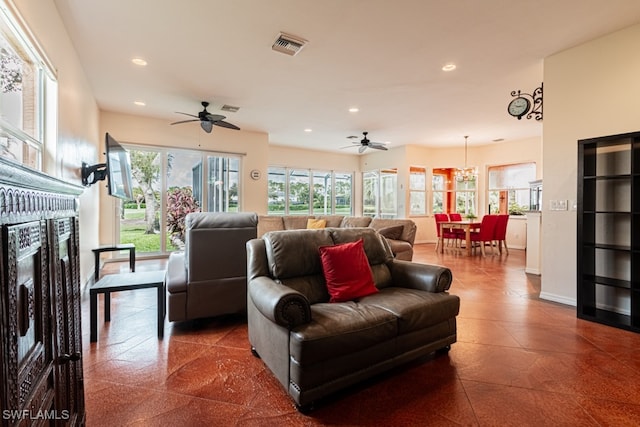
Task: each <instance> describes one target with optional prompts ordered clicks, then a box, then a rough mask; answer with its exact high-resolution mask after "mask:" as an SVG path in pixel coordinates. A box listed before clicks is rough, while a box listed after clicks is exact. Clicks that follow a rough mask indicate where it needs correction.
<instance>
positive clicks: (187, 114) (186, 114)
mask: <svg viewBox="0 0 640 427" xmlns="http://www.w3.org/2000/svg"><path fill="white" fill-rule="evenodd" d="M176 114H184V115H185V116H189V117H195V118H196V119H199V118H200V117H198V116H195V115H193V114H189V113H182V112H180V111H176Z"/></svg>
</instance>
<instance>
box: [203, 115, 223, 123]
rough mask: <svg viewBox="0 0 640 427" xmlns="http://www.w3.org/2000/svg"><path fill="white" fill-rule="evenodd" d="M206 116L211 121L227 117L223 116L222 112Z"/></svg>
mask: <svg viewBox="0 0 640 427" xmlns="http://www.w3.org/2000/svg"><path fill="white" fill-rule="evenodd" d="M206 118H207V120H209V121H210V122H219V121H220V120H224V119H226V117H225V116H221V115H220V114H209V113H207V114H206Z"/></svg>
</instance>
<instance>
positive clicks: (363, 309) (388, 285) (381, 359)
mask: <svg viewBox="0 0 640 427" xmlns="http://www.w3.org/2000/svg"><path fill="white" fill-rule="evenodd" d="M361 238H362V239H363V241H364V250H365V253H366V256H367V258H368V261H369V265H370V267H371V271H372V273H373V278H374V282H375V285H376V287H377V288H378V289H379V292H378V293H375V294H372V295H368V296H365V297H362V298H358V299H356V300H354V301H348V302H340V303H329V294H328V290H327V286H326V283H325V279H324V276H323V270H322V263H321V260H320V256H319V254H318V250H319V247H321V246H330V245H335V244H339V243H346V242H354V241H357V240H358V239H361ZM247 264H248V265H247V268H248V273H247V274H248V290H247V293H248V295H247V300H248V301H247V315H248V332H249V342H250V344H251V346H252V351H254V354H256V355H258V356H259V357H261V358H262V360H263V362H264V363H265V364H266V366H267V367H268V368H269V369H270V370H271V372H272V373H273V375H274V376H275V377H276V378H277V379H278V381H279V382H280V383H281V384H282V385H283V386H284V388H285V390H286V391H287V392H288V394H289V395H290V396H291V397H292V398H293V400H294V402H295V404H296V406H297V407H298V409H299V410H301V411H303V412H305V411H307V410H309V409H311V407H312V406H313V405H314V403H315V402H317V401H318V400H319V399H321V398H323V397H325V396H328V395H330V394H332V393H334V392H336V391H338V390H340V389H343V388H345V387H347V386H349V385H351V384H354V383H357V382H360V381H362V380H364V379H366V378H369V377H371V376H373V375H376V374H378V373H381V372H383V371H386V370H388V369H390V368H392V367H394V366H397V365H399V364H401V363H405V362H407V361H410V360H412V359H415V358H418V357H420V356H423V355H426V354H429V353H432V352H434V351H437V350H441V349H445V350H448V348H449V346H450V345H451V344H452V343H454V342H455V341H456V316H457V314H458V311H459V307H460V300H459V298H458V297H457V296H455V295H451V294H449V293H448V292H446V291H447V290H448V289H449V287H450V285H451V281H452V275H451V271H450V270H449V269H448V268H446V267H441V266H435V265H427V264H418V263H412V262H407V261H401V260H398V259H396V258H394V257H393V255H392V253H391V250H390V248H389V245H388V243H387V242H386V240H385V239H384V238H382V237H381V236H380V235H379V234H378V233H376V232H375V231H374V230H373V229H370V228H328V229H324V230H292V231H274V232H269V233H267V234H265V235H264V236H262V238H260V239H253V240H250V241H249V242H247Z"/></svg>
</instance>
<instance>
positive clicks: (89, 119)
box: [14, 0, 98, 282]
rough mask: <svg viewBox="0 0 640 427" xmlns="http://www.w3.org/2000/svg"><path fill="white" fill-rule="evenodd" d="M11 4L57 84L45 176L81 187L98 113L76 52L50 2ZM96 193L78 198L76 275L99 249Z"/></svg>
mask: <svg viewBox="0 0 640 427" xmlns="http://www.w3.org/2000/svg"><path fill="white" fill-rule="evenodd" d="M14 4H15V6H16V8H17V10H18V12H19V13H20V15H22V17H23V18H24V20H25V21H26V22H28V25H29V29H30V30H31V32H32V33H33V34H34V36H35V38H36V40H37V42H38V43H39V44H40V45H41V46H42V49H43V50H44V52H45V53H46V55H47V56H48V58H49V59H50V61H51V62H52V63H53V66H54V67H55V69H56V71H57V78H58V92H59V94H58V96H59V99H58V110H59V113H58V139H57V141H47V146H46V153H45V156H44V159H43V165H44V171H45V172H47V173H49V174H50V175H53V176H55V177H58V178H61V179H64V180H65V181H67V182H71V183H73V184H77V185H81V176H80V168H81V166H82V161H83V160H84V161H86V162H87V163H95V162H96V161H97V159H98V154H97V153H98V149H97V141H98V107H97V105H96V101H95V99H94V98H93V96H92V94H91V89H90V87H89V84H88V81H87V79H86V77H85V75H84V71H83V69H82V66H81V65H80V62H79V60H78V58H77V56H76V53H75V50H74V48H73V45H72V44H71V41H70V40H69V37H68V35H67V32H66V30H65V28H64V26H63V25H62V20H61V19H60V16H59V15H58V11H57V9H56V7H55V4H54V2H53V1H52V0H15V1H14ZM97 207H98V189H97V188H96V186H93V187H91V188H88V189H86V190H85V191H84V193H83V194H82V196H81V197H80V236H81V237H82V238H81V239H80V274H81V277H82V280H83V282H85V281H86V280H87V279H88V278H89V277H91V276H92V274H93V254H92V253H91V248H94V247H96V246H97V245H98V215H97Z"/></svg>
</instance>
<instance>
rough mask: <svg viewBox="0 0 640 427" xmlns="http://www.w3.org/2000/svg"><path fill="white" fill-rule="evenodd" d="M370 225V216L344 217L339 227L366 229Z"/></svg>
mask: <svg viewBox="0 0 640 427" xmlns="http://www.w3.org/2000/svg"><path fill="white" fill-rule="evenodd" d="M370 223H371V217H370V216H345V217H344V218H342V222H341V223H340V227H342V228H351V227H368V226H369V224H370Z"/></svg>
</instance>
